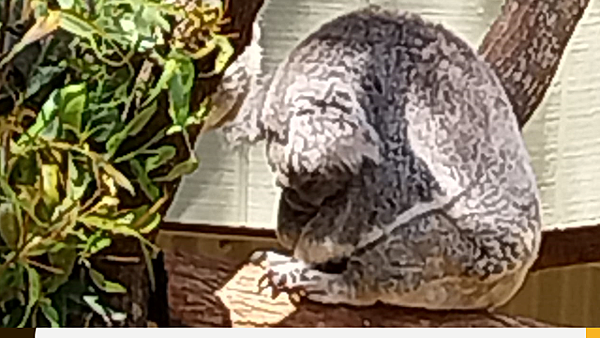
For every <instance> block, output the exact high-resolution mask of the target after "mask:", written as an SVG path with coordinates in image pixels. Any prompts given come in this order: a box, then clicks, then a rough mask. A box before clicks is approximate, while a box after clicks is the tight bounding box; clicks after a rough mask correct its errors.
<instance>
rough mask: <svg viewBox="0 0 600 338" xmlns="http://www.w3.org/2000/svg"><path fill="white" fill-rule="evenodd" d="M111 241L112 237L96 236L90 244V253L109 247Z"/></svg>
mask: <svg viewBox="0 0 600 338" xmlns="http://www.w3.org/2000/svg"><path fill="white" fill-rule="evenodd" d="M90 239H92V237H90ZM88 242H89V240H88ZM111 243H112V240H111V239H110V237H104V238H99V239H98V238H95V240H94V241H93V243H91V245H90V253H91V254H96V253H98V252H99V251H100V250H102V249H105V248H108V247H109V246H110V244H111Z"/></svg>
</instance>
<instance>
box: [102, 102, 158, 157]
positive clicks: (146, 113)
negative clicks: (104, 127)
mask: <svg viewBox="0 0 600 338" xmlns="http://www.w3.org/2000/svg"><path fill="white" fill-rule="evenodd" d="M156 108H157V101H153V102H152V103H151V104H150V105H149V106H147V107H146V108H144V109H142V111H140V112H139V113H138V114H137V115H135V116H134V117H133V119H131V121H130V122H129V123H128V124H127V125H126V126H125V128H123V130H121V131H120V132H118V133H116V134H114V135H113V136H112V137H111V138H110V139H109V140H108V142H106V150H107V152H108V154H109V156H111V157H112V156H113V155H114V154H115V153H116V152H117V149H119V146H121V143H123V141H125V139H127V136H135V135H137V134H138V133H139V132H140V131H142V129H143V128H144V126H145V125H146V124H147V123H148V121H150V119H151V118H152V116H153V115H154V113H155V112H156Z"/></svg>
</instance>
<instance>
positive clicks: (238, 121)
mask: <svg viewBox="0 0 600 338" xmlns="http://www.w3.org/2000/svg"><path fill="white" fill-rule="evenodd" d="M258 32H259V30H258V28H257V27H255V29H254V31H253V40H252V42H251V44H250V45H248V46H247V47H246V49H245V50H244V52H243V53H242V54H241V55H239V56H238V58H237V59H236V60H235V61H234V62H233V63H232V64H231V65H230V66H229V67H227V69H226V70H225V74H224V76H223V79H222V80H221V83H220V84H219V86H218V88H217V90H216V92H215V93H214V94H213V95H212V96H211V102H212V104H211V112H210V115H209V116H208V118H207V119H206V121H205V124H204V127H203V131H206V130H210V129H219V130H220V131H221V132H222V134H223V136H225V139H226V141H227V143H228V144H229V146H230V147H232V148H238V147H239V146H241V145H242V144H246V143H256V142H258V141H261V140H263V139H264V131H263V127H262V124H261V116H262V109H263V107H264V99H265V96H266V90H267V89H268V79H269V77H267V76H263V75H261V74H260V73H261V69H260V61H261V54H262V48H261V47H260V46H259V44H258V36H259V35H258Z"/></svg>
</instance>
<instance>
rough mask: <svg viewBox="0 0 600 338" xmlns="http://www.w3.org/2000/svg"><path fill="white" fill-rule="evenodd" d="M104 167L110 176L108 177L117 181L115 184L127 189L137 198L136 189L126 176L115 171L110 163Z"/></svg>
mask: <svg viewBox="0 0 600 338" xmlns="http://www.w3.org/2000/svg"><path fill="white" fill-rule="evenodd" d="M102 167H103V168H104V171H106V174H108V176H110V177H111V178H112V179H113V180H115V183H117V184H118V185H120V186H121V187H123V188H125V189H126V190H127V191H129V193H130V194H131V195H133V196H135V189H134V188H133V185H131V182H129V180H128V179H127V177H125V175H123V174H122V173H121V172H120V171H118V170H117V169H115V167H113V166H112V165H110V164H108V163H103V164H102Z"/></svg>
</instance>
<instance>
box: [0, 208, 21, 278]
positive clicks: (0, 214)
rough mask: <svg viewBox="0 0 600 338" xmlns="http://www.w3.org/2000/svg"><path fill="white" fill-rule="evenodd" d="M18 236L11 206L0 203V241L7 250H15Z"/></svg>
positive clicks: (16, 223) (17, 226) (18, 230)
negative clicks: (4, 244)
mask: <svg viewBox="0 0 600 338" xmlns="http://www.w3.org/2000/svg"><path fill="white" fill-rule="evenodd" d="M19 234H20V229H19V222H18V220H17V215H16V214H15V210H14V207H13V205H12V204H11V203H0V236H2V240H3V241H4V243H6V246H8V248H9V249H12V250H15V249H16V248H17V245H18V243H19ZM1 286H2V285H0V288H1Z"/></svg>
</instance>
